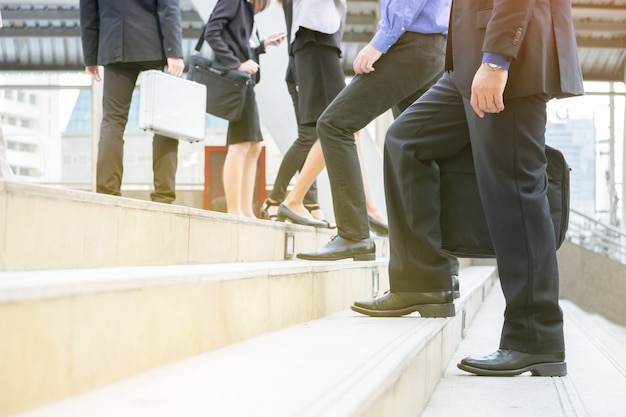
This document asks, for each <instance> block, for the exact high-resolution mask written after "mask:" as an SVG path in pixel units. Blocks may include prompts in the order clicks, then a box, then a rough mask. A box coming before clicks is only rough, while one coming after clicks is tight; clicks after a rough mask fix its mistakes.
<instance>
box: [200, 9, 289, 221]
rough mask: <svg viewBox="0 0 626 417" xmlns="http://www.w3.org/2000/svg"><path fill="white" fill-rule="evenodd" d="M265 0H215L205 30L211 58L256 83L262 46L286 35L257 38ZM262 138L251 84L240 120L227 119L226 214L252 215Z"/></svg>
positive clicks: (263, 50)
mask: <svg viewBox="0 0 626 417" xmlns="http://www.w3.org/2000/svg"><path fill="white" fill-rule="evenodd" d="M269 4H270V0H252V1H247V0H218V2H217V4H216V5H215V8H214V9H213V12H212V13H211V17H210V18H209V21H208V22H207V25H206V29H205V32H204V38H205V39H206V41H207V42H208V43H209V45H210V46H211V49H213V52H214V54H215V59H216V60H217V61H218V62H219V63H221V64H222V65H224V66H225V67H228V68H232V69H237V70H239V71H243V72H246V73H248V74H250V75H253V76H254V77H252V78H253V81H254V82H255V83H258V82H259V79H260V73H259V55H261V54H263V53H265V47H266V46H269V45H279V44H280V43H281V42H282V41H283V40H284V39H285V34H284V32H277V33H273V34H271V35H269V36H268V37H267V39H265V40H261V39H259V37H258V34H257V33H256V31H254V30H253V28H254V15H255V14H257V13H260V12H262V11H263V10H265V9H266V8H267V7H268V6H269ZM262 141H263V136H262V135H261V121H260V119H259V110H258V108H257V104H256V99H255V95H254V89H253V88H251V89H250V90H248V96H247V99H246V106H245V107H244V111H243V114H242V116H241V118H240V119H239V120H237V121H231V122H229V123H228V133H227V135H226V144H227V145H228V152H227V153H226V159H225V161H224V174H223V184H224V194H225V197H226V210H227V212H228V213H231V214H236V215H240V216H245V217H252V218H254V217H256V215H255V213H254V210H253V205H252V200H253V196H254V184H255V180H256V167H257V160H258V159H259V155H260V153H261V142H262Z"/></svg>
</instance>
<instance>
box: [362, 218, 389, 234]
mask: <svg viewBox="0 0 626 417" xmlns="http://www.w3.org/2000/svg"><path fill="white" fill-rule="evenodd" d="M367 218H368V219H369V221H370V230H371V231H372V232H374V233H376V234H377V235H379V236H388V235H389V227H387V225H386V224H383V223H381V222H379V221H378V220H376V219H375V218H373V217H372V216H367Z"/></svg>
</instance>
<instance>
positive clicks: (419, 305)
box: [350, 291, 455, 317]
mask: <svg viewBox="0 0 626 417" xmlns="http://www.w3.org/2000/svg"><path fill="white" fill-rule="evenodd" d="M350 308H351V309H352V310H354V311H356V312H357V313H361V314H366V315H368V316H372V317H400V316H404V315H405V314H411V313H414V312H416V311H417V312H419V313H420V316H422V317H454V314H455V311H454V303H453V302H452V291H441V292H388V293H386V294H385V295H383V296H382V297H378V298H375V299H373V300H357V301H355V302H354V304H353V305H351V306H350Z"/></svg>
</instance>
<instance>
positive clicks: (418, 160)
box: [384, 73, 564, 353]
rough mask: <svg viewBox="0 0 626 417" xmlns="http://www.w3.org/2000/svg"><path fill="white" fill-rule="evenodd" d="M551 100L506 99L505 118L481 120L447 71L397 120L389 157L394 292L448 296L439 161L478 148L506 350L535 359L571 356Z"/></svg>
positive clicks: (388, 141)
mask: <svg viewBox="0 0 626 417" xmlns="http://www.w3.org/2000/svg"><path fill="white" fill-rule="evenodd" d="M547 100H548V97H547V96H546V95H535V96H529V97H521V98H514V99H508V100H506V101H505V107H506V108H505V110H504V111H503V112H501V113H497V114H486V115H485V117H484V118H482V119H481V118H479V117H478V116H477V115H476V114H475V113H474V111H473V109H472V108H471V105H470V101H469V98H466V97H462V96H461V95H460V93H459V91H458V89H457V87H456V85H455V80H454V73H446V74H444V76H443V77H442V78H441V79H440V80H439V81H438V82H437V83H436V84H435V85H434V86H433V87H432V88H431V89H430V90H428V91H427V92H426V93H425V94H424V95H423V96H422V97H421V98H420V99H419V100H417V101H416V102H415V103H414V104H412V105H411V106H410V107H409V108H408V109H406V110H405V111H404V112H403V113H402V114H401V115H400V116H399V117H398V118H397V119H396V120H395V121H394V123H393V124H392V125H391V127H390V128H389V130H388V132H387V137H386V142H385V155H384V172H385V197H386V203H387V210H388V216H389V238H390V262H389V279H390V286H391V290H392V291H447V290H450V277H449V268H448V260H447V259H446V257H445V256H443V255H442V253H441V250H440V249H441V227H440V205H441V202H440V197H439V169H438V166H437V163H436V160H437V159H440V158H446V157H449V156H452V155H455V154H456V153H458V152H459V151H460V150H461V149H462V148H463V147H464V146H465V145H467V143H468V142H471V145H472V149H473V155H474V165H475V170H476V179H477V183H478V189H479V193H480V198H481V202H482V205H483V207H484V210H485V217H486V219H487V225H488V228H489V233H490V235H491V239H492V241H493V245H494V249H495V252H496V257H497V264H498V270H499V275H500V283H501V286H502V290H503V293H504V296H505V299H506V311H505V314H504V324H503V328H502V335H501V341H500V347H501V348H509V349H515V350H519V351H522V352H529V353H549V352H562V351H564V342H563V315H562V312H561V309H560V307H559V304H558V297H559V275H558V268H557V259H556V242H555V236H554V228H553V225H552V219H551V217H550V210H549V206H548V200H547V187H548V181H547V175H546V165H547V161H546V157H545V151H544V149H545V137H544V132H545V125H546V102H547ZM458 204H463V201H459V202H458ZM468 221H471V220H470V219H468Z"/></svg>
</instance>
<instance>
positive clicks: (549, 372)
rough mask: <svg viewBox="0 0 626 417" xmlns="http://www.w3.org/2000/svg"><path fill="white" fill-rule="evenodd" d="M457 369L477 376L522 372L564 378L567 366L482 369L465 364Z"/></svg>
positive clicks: (551, 365) (542, 365)
mask: <svg viewBox="0 0 626 417" xmlns="http://www.w3.org/2000/svg"><path fill="white" fill-rule="evenodd" d="M457 368H459V369H461V370H462V371H466V372H470V373H473V374H475V375H479V376H516V375H520V374H523V373H524V372H530V373H531V374H532V376H551V377H556V376H566V375H567V364H566V363H565V362H549V363H538V364H535V365H529V366H525V367H523V368H519V369H500V370H496V369H483V368H477V367H475V366H471V365H467V364H465V363H459V364H457Z"/></svg>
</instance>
